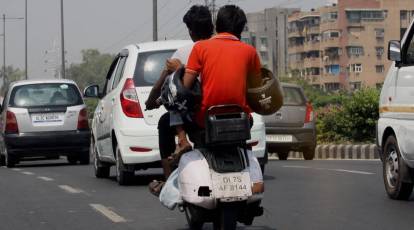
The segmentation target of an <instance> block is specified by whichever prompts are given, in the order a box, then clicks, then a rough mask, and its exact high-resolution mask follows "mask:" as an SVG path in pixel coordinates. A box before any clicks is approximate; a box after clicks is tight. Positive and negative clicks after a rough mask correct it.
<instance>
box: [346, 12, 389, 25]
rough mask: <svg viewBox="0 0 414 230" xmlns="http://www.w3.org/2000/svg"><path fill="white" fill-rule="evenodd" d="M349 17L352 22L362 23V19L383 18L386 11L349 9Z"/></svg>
mask: <svg viewBox="0 0 414 230" xmlns="http://www.w3.org/2000/svg"><path fill="white" fill-rule="evenodd" d="M346 16H347V19H348V21H349V22H350V23H360V22H361V20H383V19H384V18H385V13H384V11H383V10H358V9H353V10H347V11H346Z"/></svg>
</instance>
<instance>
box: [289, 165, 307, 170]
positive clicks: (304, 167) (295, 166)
mask: <svg viewBox="0 0 414 230" xmlns="http://www.w3.org/2000/svg"><path fill="white" fill-rule="evenodd" d="M283 168H297V169H310V168H311V167H307V166H299V165H284V166H283Z"/></svg>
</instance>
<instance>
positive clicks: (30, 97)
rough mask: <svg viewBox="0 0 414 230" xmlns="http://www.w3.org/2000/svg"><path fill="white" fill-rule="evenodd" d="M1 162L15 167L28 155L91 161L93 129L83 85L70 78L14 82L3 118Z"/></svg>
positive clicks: (7, 96)
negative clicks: (91, 133)
mask: <svg viewBox="0 0 414 230" xmlns="http://www.w3.org/2000/svg"><path fill="white" fill-rule="evenodd" d="M0 128H1V139H2V140H0V163H1V164H2V165H6V166H7V167H13V166H14V165H15V164H17V163H19V160H20V159H22V158H24V157H40V156H42V157H46V158H58V157H59V156H61V155H65V156H67V159H68V161H69V163H72V164H76V163H77V162H78V161H80V163H81V164H89V145H90V131H89V125H88V116H87V111H86V106H85V104H84V102H83V99H82V97H81V94H80V91H79V88H78V87H77V86H76V84H75V82H73V81H70V80H42V81H19V82H14V83H11V84H10V86H9V88H8V90H7V92H6V93H5V97H4V100H3V105H2V107H1V117H0Z"/></svg>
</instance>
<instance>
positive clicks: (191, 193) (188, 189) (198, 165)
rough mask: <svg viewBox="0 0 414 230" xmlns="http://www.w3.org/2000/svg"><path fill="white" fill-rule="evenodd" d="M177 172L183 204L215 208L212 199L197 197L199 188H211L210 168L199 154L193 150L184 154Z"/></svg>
mask: <svg viewBox="0 0 414 230" xmlns="http://www.w3.org/2000/svg"><path fill="white" fill-rule="evenodd" d="M178 172H179V180H178V181H179V188H180V192H181V196H182V199H183V200H184V201H185V202H188V203H191V204H193V205H196V206H199V207H202V208H205V209H210V210H211V209H214V208H215V207H216V201H215V199H214V198H213V197H211V196H200V195H199V190H200V187H204V188H210V189H211V188H212V182H211V175H210V167H209V165H208V163H207V160H206V159H205V158H204V156H203V154H202V153H201V152H199V151H198V150H194V151H191V152H187V153H186V154H184V155H183V156H182V157H181V160H180V164H179V166H178Z"/></svg>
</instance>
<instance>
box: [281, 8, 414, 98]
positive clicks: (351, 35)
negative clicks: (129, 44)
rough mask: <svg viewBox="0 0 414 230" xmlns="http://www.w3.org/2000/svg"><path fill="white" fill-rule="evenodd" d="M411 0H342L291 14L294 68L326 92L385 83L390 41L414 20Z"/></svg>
mask: <svg viewBox="0 0 414 230" xmlns="http://www.w3.org/2000/svg"><path fill="white" fill-rule="evenodd" d="M413 10H414V4H413V3H412V0H364V1H361V0H338V2H337V4H332V5H329V6H324V7H320V8H318V9H316V10H312V11H310V12H297V13H294V14H292V15H291V16H290V17H289V18H288V44H289V45H288V46H289V48H288V53H289V72H290V73H291V74H292V75H296V76H301V77H304V78H305V79H307V80H308V81H309V82H310V83H311V84H312V85H314V86H315V87H319V88H323V89H325V90H339V89H347V90H355V89H359V88H361V87H363V86H380V85H381V84H382V82H383V81H384V78H385V75H386V72H387V71H388V68H389V66H390V64H391V63H390V62H389V61H388V60H387V57H386V51H387V47H388V41H389V40H393V39H400V38H401V36H402V35H403V34H404V32H405V30H406V29H407V27H408V26H409V24H410V22H411V21H412V19H413V18H414V11H413Z"/></svg>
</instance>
